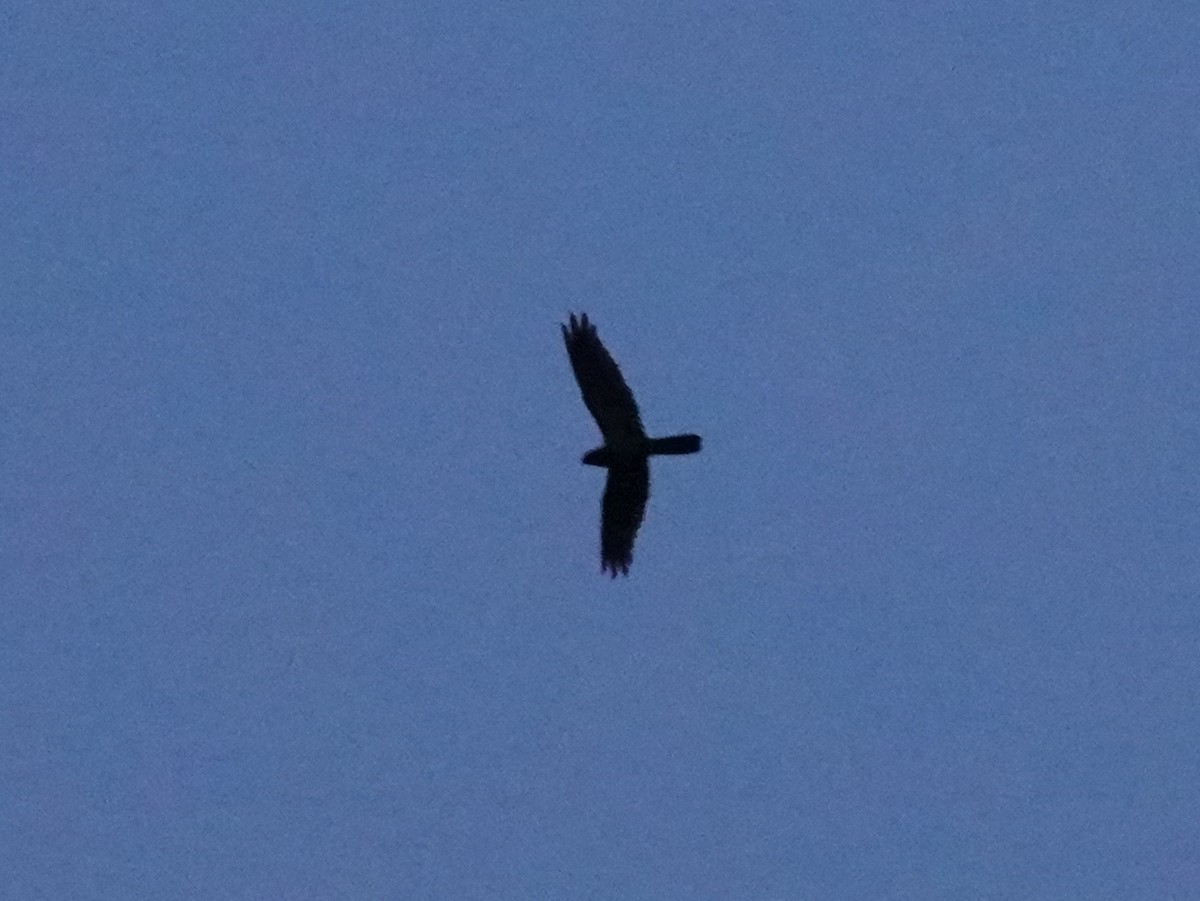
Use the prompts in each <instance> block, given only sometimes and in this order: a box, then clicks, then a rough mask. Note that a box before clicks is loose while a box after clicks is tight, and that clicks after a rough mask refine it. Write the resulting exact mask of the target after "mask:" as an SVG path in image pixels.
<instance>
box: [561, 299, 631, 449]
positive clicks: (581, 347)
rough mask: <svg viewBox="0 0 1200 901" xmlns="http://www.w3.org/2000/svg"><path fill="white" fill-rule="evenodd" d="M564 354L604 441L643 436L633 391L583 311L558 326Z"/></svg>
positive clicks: (609, 441)
mask: <svg viewBox="0 0 1200 901" xmlns="http://www.w3.org/2000/svg"><path fill="white" fill-rule="evenodd" d="M562 333H563V341H564V342H565V343H566V345H567V356H569V357H570V358H571V368H572V369H573V370H574V371H575V381H577V382H578V383H579V391H580V393H581V394H582V395H583V402H584V403H585V404H586V405H587V408H588V410H589V411H590V412H591V414H592V416H593V418H595V420H596V425H598V426H600V433H601V434H602V435H603V436H604V440H605V443H611V442H614V441H620V440H621V439H622V438H644V437H645V435H646V430H645V429H644V428H642V417H641V415H640V414H639V413H638V408H637V402H636V401H635V400H634V399H633V392H632V391H630V390H629V386H628V385H627V384H625V379H624V378H622V377H621V370H620V369H619V368H618V367H617V364H616V362H615V361H614V360H613V358H612V357H611V356H610V355H609V353H608V351H607V350H605V349H604V345H603V344H601V343H600V338H599V337H597V335H596V327H595V326H594V325H592V324H591V323H590V322H588V318H587V314H586V313H585V314H583V315H582V316H580V317H579V318H578V319H576V318H575V314H574V313H572V314H571V320H570V322H569V324H568V325H564V326H563V327H562Z"/></svg>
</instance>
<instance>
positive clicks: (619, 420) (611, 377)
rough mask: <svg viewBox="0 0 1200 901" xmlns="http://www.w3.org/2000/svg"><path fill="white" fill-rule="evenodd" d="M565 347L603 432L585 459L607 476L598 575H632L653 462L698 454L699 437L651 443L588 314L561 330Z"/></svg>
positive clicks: (585, 398) (573, 317)
mask: <svg viewBox="0 0 1200 901" xmlns="http://www.w3.org/2000/svg"><path fill="white" fill-rule="evenodd" d="M561 328H562V336H563V342H564V343H565V344H566V345H567V356H568V357H569V358H570V360H571V369H572V370H573V371H574V373H575V381H577V382H578V383H579V392H580V394H582V395H583V403H584V405H585V406H586V407H587V408H588V411H589V412H590V413H591V414H592V417H593V418H594V419H595V420H596V425H598V426H599V427H600V434H601V435H602V436H603V438H604V443H603V444H602V445H600V446H599V447H595V448H592V449H591V450H590V451H588V452H587V453H586V454H584V455H583V459H582V462H583V463H584V464H585V465H587V466H600V467H604V468H605V469H607V470H608V478H607V480H606V482H605V485H604V499H603V501H602V502H601V505H600V572H601V573H604V572H608V573H609V575H610V576H611V577H612V578H614V579H615V578H616V577H617V573H621V574H622V575H624V576H628V575H629V564H630V563H631V562H632V560H633V542H634V539H635V538H636V537H637V531H638V526H640V525H641V524H642V517H643V515H644V514H645V512H646V499H647V498H648V497H649V496H650V457H653V456H658V455H661V454H694V453H696V452H697V451H699V450H700V436H699V435H692V434H686V435H671V436H669V437H667V438H650V437H648V436H647V435H646V430H645V428H644V427H643V426H642V417H641V414H640V413H639V412H638V406H637V401H635V400H634V399H633V392H632V391H631V390H630V389H629V385H627V384H626V383H625V379H624V378H623V377H622V375H621V370H620V368H619V367H618V366H617V364H616V361H615V360H613V358H612V356H611V355H610V354H609V352H608V350H607V349H605V347H604V345H603V344H602V343H601V342H600V338H599V336H598V335H597V334H596V326H594V325H593V324H592V323H591V322H590V321H588V317H587V314H586V313H581V314H580V315H579V316H578V317H576V316H575V314H574V313H571V314H570V319H569V320H568V322H566V323H563V324H561Z"/></svg>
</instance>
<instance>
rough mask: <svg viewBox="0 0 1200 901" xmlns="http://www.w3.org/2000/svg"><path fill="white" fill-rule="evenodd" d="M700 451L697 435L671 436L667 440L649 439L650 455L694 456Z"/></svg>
mask: <svg viewBox="0 0 1200 901" xmlns="http://www.w3.org/2000/svg"><path fill="white" fill-rule="evenodd" d="M698 450H700V436H699V435H671V436H670V437H669V438H651V439H650V453H651V454H694V453H696V451H698Z"/></svg>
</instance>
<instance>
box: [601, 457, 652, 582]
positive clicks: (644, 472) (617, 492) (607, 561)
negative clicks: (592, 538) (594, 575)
mask: <svg viewBox="0 0 1200 901" xmlns="http://www.w3.org/2000/svg"><path fill="white" fill-rule="evenodd" d="M649 496H650V467H649V465H648V464H647V462H646V458H645V457H643V458H642V459H641V460H640V461H638V462H636V463H633V464H631V465H628V466H611V467H609V470H608V481H607V482H606V483H605V485H604V502H603V504H602V511H601V520H600V571H601V572H604V571H605V570H608V571H609V572H610V573H611V574H612V577H613V578H614V579H615V578H616V577H617V573H618V572H621V573H624V574H625V575H629V564H630V562H632V560H633V539H634V538H636V537H637V531H638V526H640V525H641V524H642V516H643V515H644V514H645V512H646V499H647V498H648V497H649Z"/></svg>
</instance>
